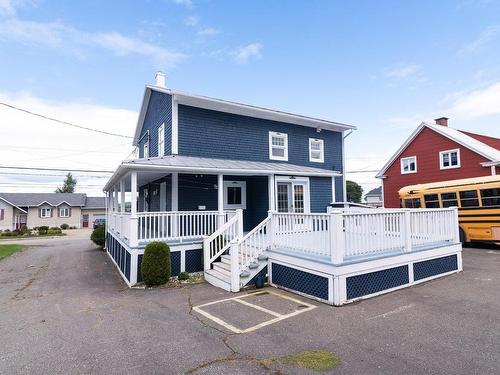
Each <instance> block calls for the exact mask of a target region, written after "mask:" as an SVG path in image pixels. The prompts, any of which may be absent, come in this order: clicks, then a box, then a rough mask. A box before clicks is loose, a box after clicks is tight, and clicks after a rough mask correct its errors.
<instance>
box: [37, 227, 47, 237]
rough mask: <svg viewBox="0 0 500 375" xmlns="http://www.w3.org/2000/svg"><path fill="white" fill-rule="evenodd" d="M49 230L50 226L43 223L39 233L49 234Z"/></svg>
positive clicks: (41, 234)
mask: <svg viewBox="0 0 500 375" xmlns="http://www.w3.org/2000/svg"><path fill="white" fill-rule="evenodd" d="M48 231H49V227H48V226H46V225H42V226H40V227H38V234H39V235H40V236H43V235H45V234H47V232H48Z"/></svg>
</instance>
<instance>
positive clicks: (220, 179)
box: [217, 173, 224, 228]
mask: <svg viewBox="0 0 500 375" xmlns="http://www.w3.org/2000/svg"><path fill="white" fill-rule="evenodd" d="M217 210H218V215H217V216H218V219H217V228H220V227H221V226H223V225H224V175H223V174H222V173H219V174H218V175H217Z"/></svg>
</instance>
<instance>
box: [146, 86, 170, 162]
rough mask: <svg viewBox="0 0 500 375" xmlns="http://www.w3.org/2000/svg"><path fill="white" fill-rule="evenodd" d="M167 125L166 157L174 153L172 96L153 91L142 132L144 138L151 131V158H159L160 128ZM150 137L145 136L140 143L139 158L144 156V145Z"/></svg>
mask: <svg viewBox="0 0 500 375" xmlns="http://www.w3.org/2000/svg"><path fill="white" fill-rule="evenodd" d="M163 123H165V155H168V154H171V153H172V96H171V95H169V94H165V93H161V92H157V91H153V92H152V93H151V98H150V99H149V106H148V109H147V111H146V116H145V117H144V125H143V127H142V130H141V136H140V138H142V137H143V136H144V135H145V134H146V132H147V131H148V130H149V156H150V157H154V156H158V128H159V127H160V126H161V124H163ZM147 139H148V137H147V136H145V137H144V138H142V139H141V142H140V143H139V157H140V158H142V157H144V155H143V148H142V147H143V145H144V143H145V142H146V141H147Z"/></svg>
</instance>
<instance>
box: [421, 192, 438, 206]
mask: <svg viewBox="0 0 500 375" xmlns="http://www.w3.org/2000/svg"><path fill="white" fill-rule="evenodd" d="M424 202H425V207H427V208H439V197H438V195H437V194H425V195H424Z"/></svg>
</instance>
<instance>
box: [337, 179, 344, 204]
mask: <svg viewBox="0 0 500 375" xmlns="http://www.w3.org/2000/svg"><path fill="white" fill-rule="evenodd" d="M335 201H337V202H344V201H345V199H344V178H343V177H335Z"/></svg>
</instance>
